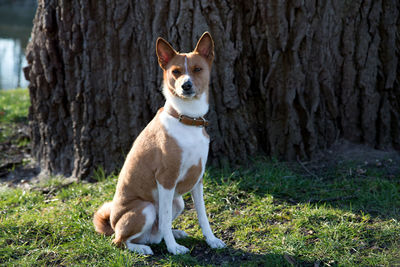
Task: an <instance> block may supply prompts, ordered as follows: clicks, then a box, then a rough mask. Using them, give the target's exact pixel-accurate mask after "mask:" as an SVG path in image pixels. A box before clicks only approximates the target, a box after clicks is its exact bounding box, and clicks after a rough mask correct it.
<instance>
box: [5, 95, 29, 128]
mask: <svg viewBox="0 0 400 267" xmlns="http://www.w3.org/2000/svg"><path fill="white" fill-rule="evenodd" d="M29 105H30V101H29V92H28V90H27V89H22V88H18V89H13V90H0V123H4V122H24V121H26V120H27V116H28V108H29Z"/></svg>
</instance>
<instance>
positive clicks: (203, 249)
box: [146, 237, 314, 266]
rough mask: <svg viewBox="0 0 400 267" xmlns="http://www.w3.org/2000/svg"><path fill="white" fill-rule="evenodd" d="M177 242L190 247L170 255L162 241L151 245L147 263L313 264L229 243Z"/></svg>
mask: <svg viewBox="0 0 400 267" xmlns="http://www.w3.org/2000/svg"><path fill="white" fill-rule="evenodd" d="M178 243H179V244H181V245H184V246H186V247H187V248H189V249H190V253H188V254H184V255H176V256H174V255H171V254H169V253H168V251H167V248H166V246H165V244H164V242H162V243H160V244H158V245H151V248H152V250H153V252H154V256H150V257H148V258H147V260H146V263H147V264H157V263H167V262H173V264H174V265H175V264H176V265H178V266H180V265H182V266H192V265H201V266H205V265H212V266H293V265H299V264H300V265H301V266H313V265H314V263H310V262H305V261H301V260H298V259H296V258H294V257H292V256H289V255H279V254H255V253H250V252H247V251H244V250H241V249H234V248H232V247H230V246H229V245H228V246H227V247H226V248H224V249H212V248H210V247H209V246H208V245H207V244H206V242H205V241H204V240H201V239H196V238H193V237H188V238H185V239H179V240H178Z"/></svg>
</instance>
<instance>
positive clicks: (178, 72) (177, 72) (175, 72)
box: [172, 69, 181, 74]
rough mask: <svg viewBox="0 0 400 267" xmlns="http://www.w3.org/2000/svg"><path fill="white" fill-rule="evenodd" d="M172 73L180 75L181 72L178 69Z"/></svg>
mask: <svg viewBox="0 0 400 267" xmlns="http://www.w3.org/2000/svg"><path fill="white" fill-rule="evenodd" d="M172 73H173V74H180V73H181V72H180V71H179V70H178V69H174V70H173V71H172Z"/></svg>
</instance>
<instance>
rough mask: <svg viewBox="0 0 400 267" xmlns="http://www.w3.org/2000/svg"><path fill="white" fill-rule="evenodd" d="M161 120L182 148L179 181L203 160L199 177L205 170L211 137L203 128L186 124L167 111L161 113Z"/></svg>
mask: <svg viewBox="0 0 400 267" xmlns="http://www.w3.org/2000/svg"><path fill="white" fill-rule="evenodd" d="M161 122H162V124H163V126H164V127H165V129H166V130H167V132H168V134H169V135H170V136H171V137H172V138H174V139H175V140H176V142H177V144H178V146H179V147H180V148H181V150H182V155H181V159H180V161H181V166H180V171H179V176H178V179H177V183H178V182H180V181H181V180H183V179H184V178H185V175H186V173H187V172H188V170H189V168H191V167H192V166H195V165H198V164H199V161H200V160H201V165H202V166H201V167H202V171H201V175H200V176H199V177H198V178H197V179H199V178H200V177H201V176H202V174H203V171H204V167H205V164H206V161H207V156H208V149H209V143H210V139H209V138H208V137H206V136H205V135H204V133H203V128H200V127H196V126H188V125H184V124H182V123H180V122H179V121H178V120H177V119H175V118H173V117H171V116H169V115H167V114H166V113H165V112H163V113H162V114H161Z"/></svg>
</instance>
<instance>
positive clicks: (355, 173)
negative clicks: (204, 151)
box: [0, 92, 400, 266]
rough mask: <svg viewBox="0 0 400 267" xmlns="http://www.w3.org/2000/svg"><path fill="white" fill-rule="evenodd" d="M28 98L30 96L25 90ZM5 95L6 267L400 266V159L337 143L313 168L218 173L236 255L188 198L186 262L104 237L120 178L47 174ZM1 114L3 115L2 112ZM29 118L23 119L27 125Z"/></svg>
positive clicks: (210, 193)
mask: <svg viewBox="0 0 400 267" xmlns="http://www.w3.org/2000/svg"><path fill="white" fill-rule="evenodd" d="M25 94H26V92H25ZM1 101H2V99H1V94H0V129H1V130H0V150H1V153H0V183H1V184H2V186H1V187H0V265H57V266H64V265H85V266H86V265H95V266H108V265H112V266H121V265H128V266H132V265H135V266H136V265H151V266H153V265H161V266H204V265H206V266H220V265H222V266H231V265H232V266H243V265H246V266H293V265H299V266H333V265H346V266H359V265H362V266H375V265H397V264H400V251H399V249H398V248H399V247H400V223H399V219H400V194H399V191H400V157H399V153H398V152H396V151H390V150H388V151H381V150H375V149H371V148H369V147H367V146H363V145H357V144H351V143H348V142H345V141H340V142H337V144H335V145H334V146H333V147H331V148H330V150H327V151H323V152H321V153H320V154H319V155H316V157H315V158H314V159H313V160H311V161H300V160H298V161H296V162H280V161H277V160H275V159H270V158H263V157H259V158H254V159H253V160H252V161H251V162H249V163H248V164H246V165H245V166H241V167H238V168H226V169H216V168H211V167H210V168H208V169H207V172H206V174H205V177H204V182H205V202H206V207H207V211H208V214H209V218H210V223H211V225H212V228H213V229H214V232H215V234H216V236H217V237H219V238H221V239H222V240H224V241H225V242H226V244H227V248H226V249H220V250H214V249H210V248H209V247H208V246H207V244H206V242H205V241H204V238H203V236H202V234H201V230H200V229H199V226H198V223H197V218H196V213H195V211H194V208H193V203H192V201H191V198H190V195H189V194H187V195H185V196H184V199H185V202H186V207H185V211H184V213H183V214H182V215H181V216H180V217H179V218H178V219H177V220H176V221H175V222H174V227H176V228H179V229H182V230H185V231H186V232H187V233H188V234H189V236H190V237H189V238H186V239H183V240H178V242H179V243H180V244H182V245H185V246H187V247H188V248H189V249H190V253H189V254H187V255H180V256H173V255H170V254H169V253H168V252H167V250H166V247H165V245H164V244H163V243H161V244H159V245H154V246H152V249H153V251H154V253H155V255H154V256H139V255H136V254H134V253H131V252H129V251H127V250H126V249H123V248H117V247H115V246H113V245H112V243H111V239H112V238H111V237H103V236H101V235H98V234H96V233H95V232H94V228H93V225H92V222H91V220H92V216H93V213H94V212H95V210H96V209H97V208H98V207H99V206H100V205H101V204H102V203H103V202H105V201H107V200H111V199H112V196H113V193H114V190H115V185H116V181H117V176H116V175H110V176H106V175H105V174H104V172H103V171H102V169H101V168H100V167H99V168H98V170H97V171H96V173H95V175H94V176H93V180H95V181H96V182H95V183H87V182H80V183H78V182H77V181H76V180H74V179H66V178H64V177H52V176H46V175H42V176H37V175H36V174H37V173H38V168H37V167H36V166H35V164H34V162H33V161H32V159H31V158H30V157H29V155H28V154H29V152H30V151H29V134H28V130H27V128H26V123H27V120H26V108H25V111H24V112H25V113H21V114H22V115H21V114H20V115H17V114H18V112H17V113H16V114H14V115H12V116H11V115H10V114H11V113H12V112H10V111H9V110H8V111H7V110H6V111H7V112H5V111H4V110H2V108H3V109H4V107H5V106H6V105H5V104H4V102H1ZM2 112H3V113H2ZM24 116H25V117H24Z"/></svg>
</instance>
